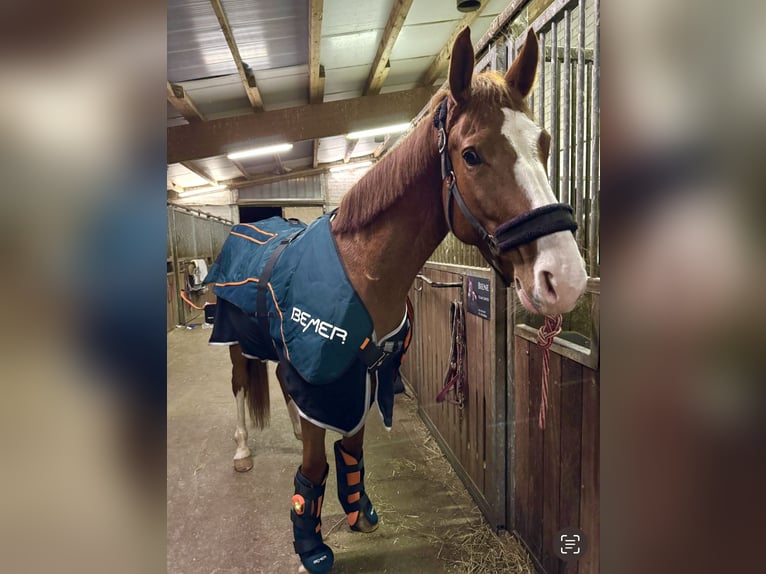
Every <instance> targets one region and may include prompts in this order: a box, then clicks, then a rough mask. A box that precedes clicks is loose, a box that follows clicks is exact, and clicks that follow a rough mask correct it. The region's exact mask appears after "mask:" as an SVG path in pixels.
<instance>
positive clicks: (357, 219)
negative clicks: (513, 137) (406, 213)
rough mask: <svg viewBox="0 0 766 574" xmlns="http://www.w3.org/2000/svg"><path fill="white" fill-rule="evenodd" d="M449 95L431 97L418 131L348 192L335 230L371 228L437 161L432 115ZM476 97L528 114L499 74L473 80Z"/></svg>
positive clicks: (410, 135)
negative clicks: (370, 225)
mask: <svg viewBox="0 0 766 574" xmlns="http://www.w3.org/2000/svg"><path fill="white" fill-rule="evenodd" d="M449 95H450V92H449V90H439V91H438V92H437V93H436V94H435V95H434V96H433V97H432V98H431V101H430V103H429V113H428V114H427V115H426V116H424V117H423V118H422V119H421V121H420V123H419V124H418V125H417V126H416V127H415V129H414V130H412V132H411V133H410V134H409V135H408V136H407V137H406V138H405V139H404V140H402V141H401V142H400V143H399V144H398V145H397V146H396V147H395V148H394V149H393V150H391V151H390V152H389V153H387V154H386V155H385V156H383V159H381V160H380V161H379V162H378V163H377V164H376V165H375V166H374V167H373V168H372V169H371V170H370V171H368V172H367V173H366V174H365V175H364V176H363V177H362V178H361V179H360V180H359V181H358V182H356V184H354V186H353V187H352V188H351V189H350V190H349V191H348V193H346V195H345V196H344V197H343V199H342V200H341V203H340V208H339V209H338V214H337V216H336V217H335V220H334V222H333V229H334V230H335V231H337V232H339V233H349V232H354V231H358V230H359V229H361V228H363V227H365V226H367V225H369V224H370V223H371V222H372V221H373V220H375V218H376V217H378V216H379V215H380V214H381V213H383V212H384V211H386V210H387V209H389V208H390V207H391V206H392V205H393V204H394V203H395V202H396V201H397V200H398V199H399V198H400V197H401V195H402V193H404V191H405V190H406V189H408V188H409V187H410V186H411V185H412V184H414V183H415V178H416V177H419V176H420V175H421V174H423V173H424V172H425V171H426V170H427V169H428V164H429V162H433V161H435V159H436V156H435V152H436V148H435V142H436V132H435V130H434V128H433V115H434V112H435V111H436V108H437V107H438V105H439V104H440V103H441V102H442V100H443V99H444V98H446V97H448V96H449ZM474 98H475V99H476V101H477V102H480V105H494V106H506V107H510V108H512V109H517V110H524V111H527V112H528V110H527V109H526V104H525V103H524V102H522V101H520V100H518V99H517V98H514V97H513V94H512V93H511V90H509V89H508V85H507V84H506V82H505V80H504V78H503V76H502V75H501V74H499V73H497V72H485V73H482V74H479V75H476V76H474V77H473V79H472V81H471V99H472V100H473V99H474Z"/></svg>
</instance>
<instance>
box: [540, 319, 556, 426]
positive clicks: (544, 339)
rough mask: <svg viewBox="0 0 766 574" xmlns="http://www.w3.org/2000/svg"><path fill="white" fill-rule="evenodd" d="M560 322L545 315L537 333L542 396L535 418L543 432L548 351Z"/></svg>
mask: <svg viewBox="0 0 766 574" xmlns="http://www.w3.org/2000/svg"><path fill="white" fill-rule="evenodd" d="M561 320H562V319H561V315H547V316H546V317H545V323H543V326H542V327H540V330H539V331H538V332H537V345H538V346H539V347H540V348H541V349H542V350H543V377H542V378H543V381H542V394H541V396H540V414H539V416H538V418H537V423H538V425H539V426H540V428H541V429H543V430H544V429H545V411H547V410H548V371H549V370H550V357H549V349H550V348H551V345H552V344H553V338H554V337H555V336H556V335H558V334H559V333H561Z"/></svg>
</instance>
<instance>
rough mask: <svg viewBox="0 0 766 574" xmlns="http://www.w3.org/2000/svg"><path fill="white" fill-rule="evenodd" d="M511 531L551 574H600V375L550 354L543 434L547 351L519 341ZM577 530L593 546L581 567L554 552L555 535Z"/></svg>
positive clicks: (573, 361) (516, 351)
mask: <svg viewBox="0 0 766 574" xmlns="http://www.w3.org/2000/svg"><path fill="white" fill-rule="evenodd" d="M514 339H515V340H514V346H515V357H514V371H515V373H514V393H515V405H514V411H515V412H514V415H513V418H514V435H515V439H514V446H515V457H514V458H515V464H514V465H513V482H514V484H515V488H514V494H513V507H514V510H515V512H514V519H513V529H514V530H515V531H516V532H517V533H518V534H519V536H520V537H521V538H522V540H523V541H524V542H525V543H526V545H527V546H528V548H529V550H530V552H531V553H532V555H533V556H534V557H535V558H536V559H537V561H538V562H540V563H541V565H542V567H543V568H544V569H545V572H547V574H554V573H567V574H570V573H579V574H586V573H587V574H593V573H596V572H598V571H599V559H598V555H599V547H600V545H599V529H598V517H599V449H598V444H599V372H598V371H597V370H596V371H594V370H593V369H591V368H589V367H586V366H584V365H582V364H580V363H579V362H577V361H575V360H572V359H570V358H567V357H565V356H562V355H560V354H558V353H551V354H550V375H549V385H548V410H547V414H546V424H545V430H542V429H540V427H539V425H538V413H539V409H540V393H541V383H540V381H541V376H542V351H541V350H540V348H539V347H538V346H537V345H536V344H534V343H532V342H530V341H528V340H527V339H525V338H522V337H519V336H516V337H515V338H514ZM570 526H574V527H579V528H580V529H582V530H583V531H584V533H585V536H586V540H587V541H588V549H587V551H586V553H585V554H584V556H583V558H582V559H581V560H580V561H579V562H569V563H564V562H562V561H561V560H559V559H558V558H557V557H556V555H555V554H554V553H553V548H554V546H555V544H556V542H557V541H556V540H555V536H556V533H557V532H558V531H559V530H561V529H562V528H565V527H570Z"/></svg>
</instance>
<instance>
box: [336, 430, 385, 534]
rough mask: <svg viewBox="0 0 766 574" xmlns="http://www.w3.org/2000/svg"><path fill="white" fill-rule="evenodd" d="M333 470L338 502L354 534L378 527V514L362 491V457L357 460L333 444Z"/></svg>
mask: <svg viewBox="0 0 766 574" xmlns="http://www.w3.org/2000/svg"><path fill="white" fill-rule="evenodd" d="M335 468H336V470H337V472H338V500H339V501H340V505H341V506H342V507H343V511H344V512H345V513H346V518H348V525H349V526H350V527H351V530H355V531H356V532H372V531H373V530H375V529H376V528H377V527H378V514H377V513H376V512H375V508H374V507H373V506H372V502H370V499H369V497H368V496H367V493H365V491H364V455H363V454H362V456H360V457H359V459H358V460H357V458H356V457H355V456H353V455H351V454H349V453H348V452H346V450H345V449H344V448H343V446H341V441H336V442H335Z"/></svg>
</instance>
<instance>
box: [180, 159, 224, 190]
mask: <svg viewBox="0 0 766 574" xmlns="http://www.w3.org/2000/svg"><path fill="white" fill-rule="evenodd" d="M179 163H180V164H181V165H182V166H184V167H185V168H186V169H188V170H189V171H190V172H192V173H193V174H195V175H197V176H198V177H201V178H202V179H204V180H205V181H206V182H208V183H209V184H210V185H218V182H217V181H216V180H215V179H214V178H212V177H210V176H209V175H208V174H207V172H205V171H204V170H203V169H201V168H199V167H197V166H196V165H194V164H193V163H192V162H190V161H182V162H179Z"/></svg>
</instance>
